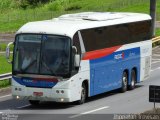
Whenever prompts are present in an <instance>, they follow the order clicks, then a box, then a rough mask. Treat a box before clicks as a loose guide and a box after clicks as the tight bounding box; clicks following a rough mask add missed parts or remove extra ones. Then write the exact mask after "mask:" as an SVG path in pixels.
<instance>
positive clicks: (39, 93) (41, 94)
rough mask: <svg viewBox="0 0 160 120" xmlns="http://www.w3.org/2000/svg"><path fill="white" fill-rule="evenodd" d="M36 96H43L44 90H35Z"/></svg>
mask: <svg viewBox="0 0 160 120" xmlns="http://www.w3.org/2000/svg"><path fill="white" fill-rule="evenodd" d="M33 95H34V96H43V92H33Z"/></svg>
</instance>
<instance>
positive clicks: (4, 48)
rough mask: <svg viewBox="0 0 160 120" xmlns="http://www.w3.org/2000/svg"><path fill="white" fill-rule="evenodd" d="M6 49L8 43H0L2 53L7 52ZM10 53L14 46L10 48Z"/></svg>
mask: <svg viewBox="0 0 160 120" xmlns="http://www.w3.org/2000/svg"><path fill="white" fill-rule="evenodd" d="M6 47H7V44H6V43H0V52H1V51H3V52H4V51H6ZM10 51H13V45H11V46H10Z"/></svg>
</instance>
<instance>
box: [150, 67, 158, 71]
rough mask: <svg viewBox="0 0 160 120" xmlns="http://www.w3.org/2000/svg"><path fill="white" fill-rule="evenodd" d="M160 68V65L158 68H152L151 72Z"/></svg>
mask: <svg viewBox="0 0 160 120" xmlns="http://www.w3.org/2000/svg"><path fill="white" fill-rule="evenodd" d="M159 69H160V67H158V68H156V69H153V70H151V72H153V71H155V70H159Z"/></svg>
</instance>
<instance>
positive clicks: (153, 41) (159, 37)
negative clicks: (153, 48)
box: [152, 36, 160, 43]
mask: <svg viewBox="0 0 160 120" xmlns="http://www.w3.org/2000/svg"><path fill="white" fill-rule="evenodd" d="M158 41H160V36H158V37H155V38H153V39H152V43H155V42H158Z"/></svg>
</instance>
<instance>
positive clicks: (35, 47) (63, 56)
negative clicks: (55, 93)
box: [13, 34, 70, 76]
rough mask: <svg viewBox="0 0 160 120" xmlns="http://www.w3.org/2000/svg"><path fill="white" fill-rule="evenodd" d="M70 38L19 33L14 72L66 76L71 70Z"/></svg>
mask: <svg viewBox="0 0 160 120" xmlns="http://www.w3.org/2000/svg"><path fill="white" fill-rule="evenodd" d="M69 66H70V38H68V37H65V36H56V35H36V34H21V35H17V37H16V42H15V51H14V61H13V72H14V73H20V74H40V75H54V76H66V75H68V74H69V70H70V67H69Z"/></svg>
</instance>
